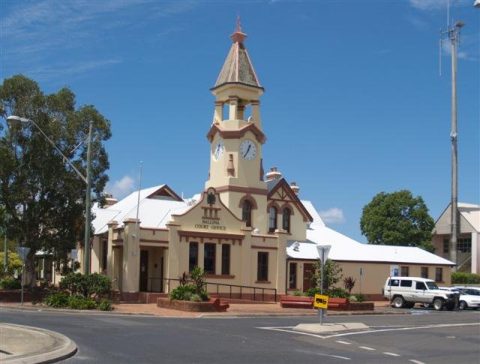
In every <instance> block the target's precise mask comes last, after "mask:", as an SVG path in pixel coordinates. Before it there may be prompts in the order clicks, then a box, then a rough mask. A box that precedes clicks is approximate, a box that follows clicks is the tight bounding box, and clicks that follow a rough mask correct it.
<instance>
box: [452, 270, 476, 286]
mask: <svg viewBox="0 0 480 364" xmlns="http://www.w3.org/2000/svg"><path fill="white" fill-rule="evenodd" d="M452 284H480V274H475V273H466V272H453V273H452Z"/></svg>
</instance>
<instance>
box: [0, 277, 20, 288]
mask: <svg viewBox="0 0 480 364" xmlns="http://www.w3.org/2000/svg"><path fill="white" fill-rule="evenodd" d="M20 288H22V284H21V283H20V281H19V280H18V279H15V278H4V279H2V280H0V289H20Z"/></svg>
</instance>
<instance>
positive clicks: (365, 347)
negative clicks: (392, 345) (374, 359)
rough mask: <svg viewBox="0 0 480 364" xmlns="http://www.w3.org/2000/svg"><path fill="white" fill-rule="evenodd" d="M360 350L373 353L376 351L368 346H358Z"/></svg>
mask: <svg viewBox="0 0 480 364" xmlns="http://www.w3.org/2000/svg"><path fill="white" fill-rule="evenodd" d="M359 348H360V349H363V350H369V351H375V350H377V349H374V348H371V347H370V346H359Z"/></svg>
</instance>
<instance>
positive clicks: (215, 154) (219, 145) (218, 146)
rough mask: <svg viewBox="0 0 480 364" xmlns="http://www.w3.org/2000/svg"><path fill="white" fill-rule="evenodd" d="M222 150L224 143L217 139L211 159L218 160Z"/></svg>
mask: <svg viewBox="0 0 480 364" xmlns="http://www.w3.org/2000/svg"><path fill="white" fill-rule="evenodd" d="M224 150H225V145H224V144H223V140H219V141H218V142H217V144H215V147H214V148H213V159H215V160H216V161H218V160H219V159H220V158H221V156H222V154H223V152H224Z"/></svg>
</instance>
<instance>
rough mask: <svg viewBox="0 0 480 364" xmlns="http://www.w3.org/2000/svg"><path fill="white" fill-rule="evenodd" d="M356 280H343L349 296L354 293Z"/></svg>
mask: <svg viewBox="0 0 480 364" xmlns="http://www.w3.org/2000/svg"><path fill="white" fill-rule="evenodd" d="M355 282H356V281H355V279H353V277H345V278H344V279H343V286H344V287H345V290H346V291H347V292H348V294H351V293H352V289H353V287H355Z"/></svg>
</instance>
